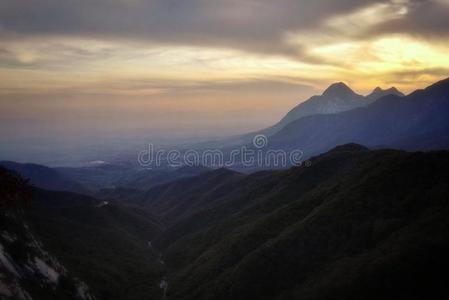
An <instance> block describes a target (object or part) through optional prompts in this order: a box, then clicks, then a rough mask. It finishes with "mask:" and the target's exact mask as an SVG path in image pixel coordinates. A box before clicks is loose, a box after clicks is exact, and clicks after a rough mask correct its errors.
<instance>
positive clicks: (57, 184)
mask: <svg viewBox="0 0 449 300" xmlns="http://www.w3.org/2000/svg"><path fill="white" fill-rule="evenodd" d="M0 166H2V167H4V168H6V169H8V170H12V171H14V172H17V173H18V174H20V175H21V176H22V177H23V178H26V179H28V180H29V183H30V184H32V185H34V186H36V187H39V188H42V189H48V190H53V191H69V192H78V193H80V192H81V193H83V192H87V190H86V189H85V188H84V187H83V186H82V185H81V184H79V183H78V182H77V181H75V180H72V179H70V178H69V177H68V176H65V175H64V174H62V173H61V172H59V171H57V170H55V169H53V168H50V167H46V166H43V165H38V164H22V163H17V162H12V161H0Z"/></svg>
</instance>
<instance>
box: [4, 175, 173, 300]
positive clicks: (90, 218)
mask: <svg viewBox="0 0 449 300" xmlns="http://www.w3.org/2000/svg"><path fill="white" fill-rule="evenodd" d="M9 172H10V171H7V170H6V169H3V168H0V204H1V208H2V209H1V211H0V229H1V230H0V279H1V285H0V287H1V288H0V298H1V299H22V298H23V299H86V300H88V299H144V298H146V297H147V296H148V295H153V299H158V298H162V292H161V290H160V289H159V287H158V284H159V282H160V280H161V278H162V276H163V272H164V266H163V264H161V262H160V257H159V253H158V252H157V251H156V250H155V249H153V248H151V247H149V243H148V242H149V241H151V240H152V239H153V238H154V237H156V236H157V235H159V234H160V232H161V230H162V228H163V225H162V224H161V223H160V222H159V221H158V220H157V219H156V218H154V217H153V216H151V215H150V214H148V213H147V212H145V211H144V210H142V209H138V208H133V207H126V206H122V205H118V204H115V203H110V202H106V201H102V200H98V199H95V198H92V197H89V196H85V195H80V194H76V193H71V192H61V191H47V190H42V189H38V188H35V187H31V186H28V184H27V183H26V181H25V180H23V179H21V177H20V176H18V175H11V174H10V173H9ZM21 295H25V296H24V297H22V298H21ZM16 296H17V297H16ZM27 296H29V297H27Z"/></svg>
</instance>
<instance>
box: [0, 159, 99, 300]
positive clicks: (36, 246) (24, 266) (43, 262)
mask: <svg viewBox="0 0 449 300" xmlns="http://www.w3.org/2000/svg"><path fill="white" fill-rule="evenodd" d="M0 186H1V195H0V196H1V204H2V210H1V212H0V225H1V226H0V228H1V231H0V299H84V300H90V299H94V298H93V297H92V296H91V294H90V292H89V289H88V287H87V285H86V284H85V283H84V282H82V281H81V280H79V279H77V278H74V277H73V276H71V275H70V274H69V272H68V271H67V270H66V268H65V267H64V266H63V265H62V264H60V263H59V261H58V260H57V259H56V258H55V257H53V256H52V255H50V254H49V253H48V252H47V251H46V250H45V249H44V246H43V245H42V243H41V242H40V240H39V239H38V238H37V237H36V236H35V235H34V233H33V232H32V230H31V229H30V227H29V226H28V224H27V222H26V221H25V218H24V215H23V212H22V209H21V208H20V206H21V205H23V203H24V202H23V201H22V200H24V199H22V198H23V196H25V195H26V192H23V190H22V188H26V185H24V184H23V182H22V181H21V179H20V178H19V177H15V175H14V174H12V173H11V174H10V173H9V172H8V171H6V170H5V169H2V168H1V169H0ZM17 202H19V203H17Z"/></svg>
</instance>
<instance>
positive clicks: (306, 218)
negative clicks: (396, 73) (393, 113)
mask: <svg viewBox="0 0 449 300" xmlns="http://www.w3.org/2000/svg"><path fill="white" fill-rule="evenodd" d="M222 184H223V183H222V182H220V181H211V182H210V183H209V186H208V187H207V188H204V191H205V194H204V195H202V196H203V201H202V202H203V203H206V205H204V207H203V208H202V209H201V208H197V209H196V210H195V211H194V212H193V213H192V214H190V215H188V216H186V217H184V218H182V219H178V221H177V222H176V223H175V224H172V225H170V226H169V227H168V228H167V229H166V230H164V232H163V233H162V234H161V236H160V237H159V238H158V239H157V240H155V241H154V244H155V245H156V246H157V247H159V248H160V249H161V250H162V251H163V252H164V261H165V263H166V265H167V269H168V274H167V282H168V290H167V299H306V300H312V299H398V298H399V299H405V298H407V299H442V298H444V297H443V295H446V294H447V292H448V291H449V290H448V286H447V284H446V282H445V281H446V280H445V278H447V276H448V275H449V274H448V270H449V268H448V267H449V256H448V255H447V253H448V250H449V218H448V217H449V200H448V199H449V152H447V151H441V152H429V153H421V152H417V153H407V152H402V151H397V150H376V151H370V150H368V149H367V148H365V147H363V146H359V145H356V144H350V145H344V146H340V147H337V148H335V149H333V150H331V151H329V152H327V153H325V154H322V155H320V156H317V157H314V158H312V159H311V164H310V165H309V166H302V167H293V168H290V169H288V170H282V171H263V172H258V173H255V174H251V175H247V176H240V177H239V178H238V179H236V181H235V182H234V183H233V185H232V186H231V185H227V186H226V193H218V194H213V193H210V192H209V191H213V190H215V189H217V188H218V187H220V186H222ZM189 189H190V188H189V187H188V185H184V187H183V188H179V189H177V191H176V193H177V194H178V199H182V195H183V194H185V193H188V190H189ZM171 197H175V196H173V195H172V196H171ZM196 199H197V198H196V197H195V198H192V199H189V200H185V201H186V202H189V201H192V202H195V201H196ZM209 202H212V204H211V205H207V204H208V203H209Z"/></svg>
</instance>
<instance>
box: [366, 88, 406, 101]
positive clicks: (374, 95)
mask: <svg viewBox="0 0 449 300" xmlns="http://www.w3.org/2000/svg"><path fill="white" fill-rule="evenodd" d="M388 95H395V96H399V97H402V96H404V94H403V93H402V92H400V91H399V90H398V89H397V88H396V87H394V86H392V87H390V88H388V89H385V90H384V89H382V88H380V87H376V88H375V89H374V90H373V91H372V92H371V93H370V94H369V95H368V96H366V98H367V99H369V100H371V101H375V100H377V99H380V98H382V97H384V96H388Z"/></svg>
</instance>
